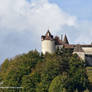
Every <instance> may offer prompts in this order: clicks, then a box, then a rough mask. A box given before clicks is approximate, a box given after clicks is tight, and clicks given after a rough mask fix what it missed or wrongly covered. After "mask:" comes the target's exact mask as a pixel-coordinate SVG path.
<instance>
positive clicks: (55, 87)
mask: <svg viewBox="0 0 92 92" xmlns="http://www.w3.org/2000/svg"><path fill="white" fill-rule="evenodd" d="M66 78H67V76H63V75H59V76H56V77H55V78H54V79H53V80H52V82H51V84H50V87H49V92H64V82H65V80H66Z"/></svg>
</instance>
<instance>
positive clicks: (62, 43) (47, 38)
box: [41, 30, 92, 66]
mask: <svg viewBox="0 0 92 92" xmlns="http://www.w3.org/2000/svg"><path fill="white" fill-rule="evenodd" d="M41 41H42V53H43V54H45V53H46V52H48V53H54V52H55V51H56V49H57V48H59V49H61V48H63V47H64V48H67V49H73V54H74V53H76V54H77V55H78V56H79V57H80V58H81V59H83V60H84V61H85V62H87V64H88V65H91V66H92V44H89V45H82V44H69V41H68V39H67V36H66V35H65V36H64V39H63V38H62V37H61V39H60V38H59V37H58V36H55V37H53V35H52V34H51V33H50V31H49V30H48V31H47V33H46V34H45V35H44V36H41Z"/></svg>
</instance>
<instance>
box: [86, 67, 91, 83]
mask: <svg viewBox="0 0 92 92" xmlns="http://www.w3.org/2000/svg"><path fill="white" fill-rule="evenodd" d="M86 69H87V74H88V78H89V81H90V82H91V83H92V67H87V68H86Z"/></svg>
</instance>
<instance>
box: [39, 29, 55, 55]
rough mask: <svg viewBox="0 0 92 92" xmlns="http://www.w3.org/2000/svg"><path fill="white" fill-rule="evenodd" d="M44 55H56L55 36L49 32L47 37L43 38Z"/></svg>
mask: <svg viewBox="0 0 92 92" xmlns="http://www.w3.org/2000/svg"><path fill="white" fill-rule="evenodd" d="M41 39H42V53H43V54H45V53H46V52H48V53H51V54H52V53H54V52H55V50H56V48H55V41H54V39H53V36H52V35H51V33H50V32H49V31H48V32H47V33H46V35H45V36H42V38H41Z"/></svg>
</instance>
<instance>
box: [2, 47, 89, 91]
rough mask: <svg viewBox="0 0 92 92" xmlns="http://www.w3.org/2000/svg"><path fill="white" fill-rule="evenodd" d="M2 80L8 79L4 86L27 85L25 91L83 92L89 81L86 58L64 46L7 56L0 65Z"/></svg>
mask: <svg viewBox="0 0 92 92" xmlns="http://www.w3.org/2000/svg"><path fill="white" fill-rule="evenodd" d="M0 81H3V82H4V83H3V84H2V85H0V86H5V87H7V86H8V87H23V89H22V92H74V91H75V92H76V91H78V92H82V91H84V90H86V89H87V88H88V83H89V82H88V77H87V74H86V70H85V67H84V62H83V61H82V60H80V58H79V57H78V56H77V55H72V50H69V49H64V48H63V49H61V50H57V51H56V53H54V54H49V53H46V54H45V55H43V54H42V53H41V54H40V53H39V52H37V51H36V50H35V51H30V52H29V53H27V54H23V55H18V56H16V57H15V58H13V59H10V60H8V59H6V60H5V61H4V63H3V64H2V65H1V68H0ZM2 92H3V91H2ZM4 92H21V91H18V90H17V89H15V90H14V91H12V90H11V91H10V90H9V89H7V90H4Z"/></svg>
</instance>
